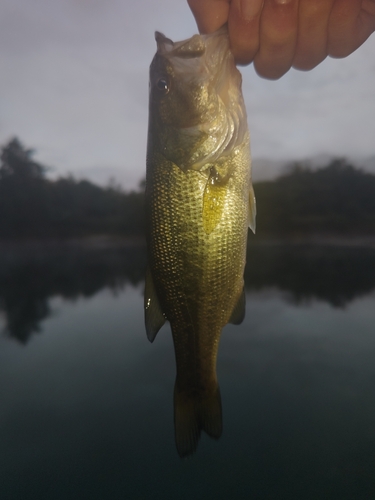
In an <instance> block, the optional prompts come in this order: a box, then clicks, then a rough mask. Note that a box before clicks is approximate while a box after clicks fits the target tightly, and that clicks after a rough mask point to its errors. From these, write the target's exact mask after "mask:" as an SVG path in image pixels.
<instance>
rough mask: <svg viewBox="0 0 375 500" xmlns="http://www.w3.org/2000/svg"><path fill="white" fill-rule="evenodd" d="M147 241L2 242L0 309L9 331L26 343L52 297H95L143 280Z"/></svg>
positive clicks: (47, 308) (45, 313)
mask: <svg viewBox="0 0 375 500" xmlns="http://www.w3.org/2000/svg"><path fill="white" fill-rule="evenodd" d="M145 265H146V253H145V250H144V247H143V246H140V247H137V246H121V245H116V246H107V245H104V246H102V245H97V244H95V245H82V244H74V243H72V244H59V243H48V244H43V243H41V242H39V243H35V244H30V243H29V244H26V245H16V244H12V245H6V246H3V247H0V309H2V310H3V312H4V314H5V334H6V335H8V336H9V337H12V338H14V339H16V340H18V341H19V342H21V343H23V344H26V343H27V341H28V340H29V338H30V336H31V335H32V334H33V333H35V332H39V331H40V323H41V321H42V320H44V319H45V318H46V317H48V316H49V315H50V313H51V310H50V307H49V299H50V298H51V297H52V296H57V295H59V296H61V297H63V298H65V299H69V300H75V299H77V298H78V297H79V296H83V297H91V296H93V295H94V294H96V293H97V292H98V291H99V290H101V289H103V288H105V287H107V288H110V289H111V290H113V291H116V290H119V289H121V288H122V287H123V286H125V284H126V283H130V284H132V285H136V284H138V283H140V282H141V281H142V280H143V277H144V269H145Z"/></svg>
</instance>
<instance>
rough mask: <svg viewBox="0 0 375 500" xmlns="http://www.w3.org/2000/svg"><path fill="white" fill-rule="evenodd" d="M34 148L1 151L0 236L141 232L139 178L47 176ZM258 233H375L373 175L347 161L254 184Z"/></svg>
mask: <svg viewBox="0 0 375 500" xmlns="http://www.w3.org/2000/svg"><path fill="white" fill-rule="evenodd" d="M33 156H34V151H33V150H32V149H27V148H26V147H25V146H24V145H23V144H22V143H21V142H20V140H19V139H17V138H13V139H11V140H10V141H9V142H8V143H7V144H6V145H4V146H3V147H2V148H1V155H0V238H24V237H26V238H29V237H31V238H43V237H62V238H67V237H69V238H70V237H80V236H86V235H93V234H109V235H126V236H135V235H143V234H144V183H141V185H140V187H139V189H138V190H136V191H131V192H124V191H122V190H121V189H120V188H118V187H114V186H109V187H100V186H97V185H95V184H94V183H92V182H90V181H87V180H76V179H74V178H73V177H63V178H60V179H57V180H50V179H47V178H46V171H47V169H46V168H45V167H44V166H43V165H41V164H40V163H38V162H36V161H34V158H33ZM254 190H255V194H256V199H257V209H258V210H257V211H258V214H257V235H258V237H262V236H266V237H273V236H277V237H287V236H291V235H303V234H310V233H318V234H324V233H326V234H327V233H329V234H337V235H343V234H345V235H354V234H356V235H363V234H366V235H367V234H374V232H375V175H372V174H370V173H366V172H363V171H362V170H360V169H358V168H355V167H354V166H353V165H351V164H350V163H349V162H348V161H347V160H345V159H335V160H332V161H331V162H330V163H329V164H328V165H327V166H325V167H323V168H320V169H318V170H312V169H311V168H309V167H308V166H306V165H303V164H294V165H292V166H291V167H290V169H289V171H288V172H287V173H285V174H284V175H282V176H280V177H279V178H278V179H276V180H272V181H265V182H258V183H255V184H254Z"/></svg>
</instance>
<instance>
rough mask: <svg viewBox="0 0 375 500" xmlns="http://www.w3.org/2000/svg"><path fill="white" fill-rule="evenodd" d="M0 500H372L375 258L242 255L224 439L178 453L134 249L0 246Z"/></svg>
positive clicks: (226, 367)
mask: <svg viewBox="0 0 375 500" xmlns="http://www.w3.org/2000/svg"><path fill="white" fill-rule="evenodd" d="M0 256H1V259H0V307H1V312H0V328H1V329H2V331H3V333H2V336H1V337H0V401H1V406H0V498H1V499H2V500H8V499H22V500H28V499H34V498H35V499H52V500H59V499H64V500H66V499H79V500H81V499H90V500H91V499H104V498H110V499H131V500H133V499H134V500H137V499H194V500H197V499H226V500H227V499H232V498H233V499H246V500H247V499H299V500H300V499H314V500H316V499H340V500H342V499H353V500H354V499H355V500H357V499H373V498H375V472H374V471H375V395H374V391H375V360H374V358H375V328H374V325H375V250H371V249H360V248H334V247H317V246H311V247H308V246H272V247H266V246H258V247H253V248H251V249H250V254H249V256H248V261H249V265H248V268H247V272H246V278H247V314H246V319H245V321H244V323H243V324H242V325H241V326H227V327H226V328H225V329H224V331H223V334H222V339H221V343H220V350H219V360H218V377H219V382H220V388H221V396H222V404H223V425H224V430H223V435H222V437H221V438H220V439H219V440H218V441H214V440H212V439H210V438H208V437H207V436H205V435H203V436H202V438H201V441H200V444H199V446H198V451H197V453H196V454H195V455H194V456H192V457H191V458H189V459H185V460H181V459H180V458H179V457H178V455H177V452H176V450H175V444H174V430H173V401H172V397H173V386H174V377H175V366H174V354H173V346H172V339H171V335H170V332H169V327H168V326H165V327H163V329H162V330H161V331H160V332H159V334H158V336H157V338H156V340H155V342H154V344H150V343H149V342H148V341H147V339H146V335H145V331H144V326H143V307H142V301H143V298H142V291H143V281H142V277H143V270H144V266H145V254H144V249H143V248H121V247H118V248H112V249H108V248H102V249H101V248H96V249H90V248H75V247H74V246H64V247H61V246H58V245H56V246H53V245H52V246H49V247H39V246H38V245H34V246H32V245H31V246H29V247H28V248H26V249H25V248H24V249H23V250H21V249H20V248H18V247H11V248H9V247H6V248H5V247H4V248H2V249H0Z"/></svg>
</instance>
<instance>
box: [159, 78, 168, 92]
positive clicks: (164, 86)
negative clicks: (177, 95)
mask: <svg viewBox="0 0 375 500" xmlns="http://www.w3.org/2000/svg"><path fill="white" fill-rule="evenodd" d="M156 88H157V89H158V90H159V91H160V92H163V93H164V94H167V93H168V92H169V85H168V81H167V79H166V78H159V80H158V81H157V82H156Z"/></svg>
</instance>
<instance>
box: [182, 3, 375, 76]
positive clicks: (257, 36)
mask: <svg viewBox="0 0 375 500" xmlns="http://www.w3.org/2000/svg"><path fill="white" fill-rule="evenodd" d="M188 4H189V6H190V8H191V10H192V12H193V14H194V17H195V19H196V21H197V24H198V28H199V31H200V32H201V33H212V32H213V31H216V30H217V29H219V28H220V27H221V26H222V25H223V24H225V23H228V31H229V39H230V43H231V48H232V52H233V55H234V57H235V60H236V62H237V63H238V64H250V63H251V62H253V63H254V66H255V69H256V71H257V73H258V74H259V75H260V76H262V77H264V78H269V79H277V78H280V77H281V76H282V75H284V74H285V73H286V72H287V71H288V70H289V69H290V68H291V67H292V66H293V67H294V68H297V69H301V70H310V69H312V68H314V67H315V66H317V65H318V64H319V63H321V62H322V61H323V60H324V59H325V58H326V57H327V55H329V56H332V57H346V56H348V55H349V54H351V53H352V52H354V51H355V50H356V49H357V48H358V47H359V46H360V45H362V43H363V42H364V41H365V40H366V39H367V38H368V37H369V36H370V35H371V33H372V32H373V31H375V0H188Z"/></svg>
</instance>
